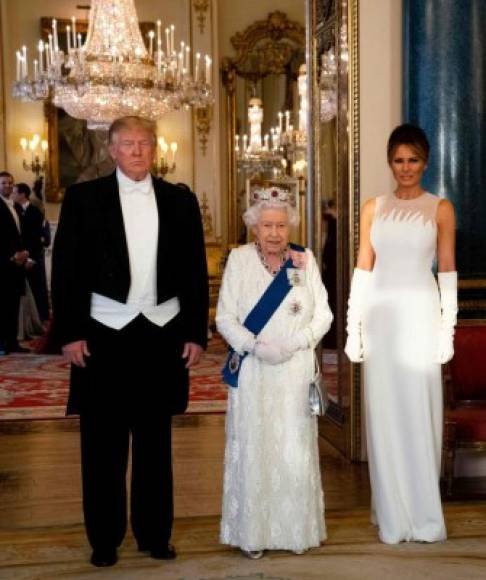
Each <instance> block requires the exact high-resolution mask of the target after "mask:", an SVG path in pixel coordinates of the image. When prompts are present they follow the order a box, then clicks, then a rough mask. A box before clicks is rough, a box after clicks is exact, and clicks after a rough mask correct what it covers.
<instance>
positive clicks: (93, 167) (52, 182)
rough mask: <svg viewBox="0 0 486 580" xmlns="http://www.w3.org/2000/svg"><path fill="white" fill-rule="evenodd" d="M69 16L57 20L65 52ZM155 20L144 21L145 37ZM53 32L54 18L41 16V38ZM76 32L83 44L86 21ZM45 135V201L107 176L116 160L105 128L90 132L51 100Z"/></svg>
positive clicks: (59, 198)
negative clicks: (46, 143) (46, 153)
mask: <svg viewBox="0 0 486 580" xmlns="http://www.w3.org/2000/svg"><path fill="white" fill-rule="evenodd" d="M71 24H72V23H71V20H70V19H67V18H65V19H58V20H57V29H58V36H59V48H60V49H61V50H63V51H66V48H67V40H66V28H67V26H71ZM154 28H155V25H154V23H153V22H141V23H140V29H141V31H142V35H143V37H144V38H146V36H147V34H148V32H149V31H150V30H154ZM51 32H52V18H50V17H42V18H41V38H42V39H43V40H44V42H47V41H48V36H49V34H50V33H51ZM76 32H77V34H79V35H81V42H83V43H84V41H85V39H86V34H87V32H88V21H87V20H76ZM44 119H45V125H46V134H47V139H48V142H49V150H48V153H49V155H48V160H47V169H46V190H45V196H46V200H47V201H49V202H61V201H62V199H63V196H64V191H65V190H66V188H67V187H69V186H70V185H72V184H73V183H79V182H82V181H87V180H90V179H95V178H97V177H101V176H103V175H108V174H109V173H111V172H112V171H113V169H114V163H113V160H112V159H111V156H110V154H109V151H108V139H107V134H106V132H105V131H91V130H88V128H87V123H86V121H84V120H82V119H74V118H73V117H71V116H70V115H68V114H67V113H66V112H65V111H64V110H63V109H59V108H57V107H55V106H54V105H53V104H52V103H50V102H46V103H45V105H44Z"/></svg>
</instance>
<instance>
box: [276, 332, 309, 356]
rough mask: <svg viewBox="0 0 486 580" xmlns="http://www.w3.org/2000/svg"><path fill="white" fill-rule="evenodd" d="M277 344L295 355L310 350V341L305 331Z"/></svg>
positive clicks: (278, 341)
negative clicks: (299, 351) (300, 351)
mask: <svg viewBox="0 0 486 580" xmlns="http://www.w3.org/2000/svg"><path fill="white" fill-rule="evenodd" d="M276 344H277V345H278V346H279V347H281V348H283V349H284V350H286V351H288V352H290V353H291V354H294V352H297V351H298V350H306V349H307V348H309V339H308V338H307V336H306V333H305V332H304V331H302V330H301V331H300V332H297V333H296V334H294V335H292V336H288V337H287V338H283V339H282V340H277V341H276Z"/></svg>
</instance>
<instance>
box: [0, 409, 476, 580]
mask: <svg viewBox="0 0 486 580" xmlns="http://www.w3.org/2000/svg"><path fill="white" fill-rule="evenodd" d="M173 440H174V478H175V508H176V521H175V527H174V536H173V540H174V543H175V545H176V547H177V549H178V552H179V557H178V558H177V560H175V561H173V562H157V561H154V560H151V559H150V558H148V557H147V556H145V555H143V554H140V553H138V552H137V551H136V549H135V545H134V542H133V539H132V537H131V536H130V535H129V536H127V538H126V541H125V543H124V545H123V546H122V549H121V550H120V560H119V563H118V564H117V565H116V566H115V567H113V568H110V569H103V570H101V569H95V568H93V567H92V566H90V565H89V564H88V558H89V554H90V550H89V547H88V545H87V542H86V540H85V537H84V531H83V526H82V523H81V522H82V515H81V499H80V481H79V444H78V432H77V422H76V420H74V419H66V420H56V421H32V422H29V421H18V422H1V423H0V578H1V579H9V580H10V579H27V578H29V579H39V580H41V579H45V580H51V579H56V578H68V579H84V578H101V579H104V578H106V579H117V580H125V579H127V580H128V579H130V580H131V579H139V578H140V579H142V578H143V579H148V580H151V579H152V578H153V579H156V578H157V579H158V578H164V579H165V578H167V579H171V580H222V579H231V580H301V579H306V578H309V579H314V578H316V579H317V578H318V579H321V578H322V579H327V578H329V579H333V580H334V579H338V580H340V579H343V580H344V579H355V578H356V579H358V578H359V579H368V578H370V579H378V580H387V579H393V580H398V579H402V578H403V579H415V578H417V579H418V578H427V579H437V580H439V579H441V580H442V579H446V580H448V579H451V580H462V579H464V580H466V579H470V578H471V579H475V578H483V580H484V578H486V503H484V502H483V503H481V502H471V503H450V504H447V505H446V506H445V512H446V519H447V526H448V532H449V539H448V541H447V542H444V543H440V544H430V545H427V544H415V543H410V544H400V545H399V546H386V545H383V544H380V543H379V542H378V540H377V536H376V530H375V528H374V527H373V526H372V525H371V524H370V523H369V512H368V504H369V484H368V477H367V467H366V465H357V464H350V463H348V462H347V461H346V460H345V459H344V458H342V457H341V456H340V455H339V453H337V452H336V451H335V450H333V449H332V448H331V447H330V446H329V445H327V444H326V443H325V442H324V441H321V460H322V466H323V469H322V471H323V478H324V489H325V495H326V522H327V526H328V535H329V539H328V541H327V542H326V543H325V544H324V545H323V546H322V547H321V548H319V549H317V550H312V551H310V552H308V553H307V554H305V555H303V556H295V555H293V554H288V553H285V552H272V553H270V554H267V555H266V556H265V557H264V558H263V559H262V560H258V561H255V562H254V561H249V560H247V559H245V558H243V557H242V556H241V555H240V553H239V552H238V551H237V550H233V549H231V548H228V547H226V546H222V545H220V544H219V543H218V525H219V512H220V501H221V477H222V458H223V448H224V416H222V415H201V416H198V415H196V416H186V417H181V418H177V419H176V420H175V424H174V434H173ZM95 575H96V576H95Z"/></svg>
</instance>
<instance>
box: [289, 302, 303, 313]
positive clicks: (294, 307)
mask: <svg viewBox="0 0 486 580" xmlns="http://www.w3.org/2000/svg"><path fill="white" fill-rule="evenodd" d="M289 312H290V314H292V315H293V316H297V314H300V313H301V312H302V303H301V302H299V301H298V300H292V302H291V303H290V304H289Z"/></svg>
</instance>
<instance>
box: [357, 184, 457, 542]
mask: <svg viewBox="0 0 486 580" xmlns="http://www.w3.org/2000/svg"><path fill="white" fill-rule="evenodd" d="M439 201H440V199H439V198H438V197H437V196H435V195H432V194H430V193H424V194H422V195H421V196H419V197H418V198H416V199H413V200H401V199H399V198H397V197H396V196H395V195H394V194H390V195H385V196H380V197H378V198H377V199H376V208H375V216H374V220H373V224H372V228H371V243H372V245H373V248H374V251H375V253H376V260H375V265H374V268H373V272H372V277H371V278H372V282H371V288H370V289H369V296H368V300H367V312H366V316H365V319H364V324H363V330H364V337H363V343H364V352H365V363H364V378H365V404H366V422H367V444H368V460H369V469H370V479H371V488H372V495H373V500H372V504H373V505H372V510H373V511H374V514H372V518H373V519H375V522H376V523H377V524H378V526H379V534H380V539H381V540H382V541H383V542H386V543H389V544H394V543H397V542H400V541H411V540H417V541H426V542H434V541H438V540H443V539H445V537H446V530H445V524H444V518H443V515H442V507H441V500H440V492H439V476H440V460H441V442H442V383H441V367H440V365H439V364H438V363H436V362H435V357H436V355H437V349H438V338H439V325H440V301H439V293H438V288H437V284H436V281H435V277H434V275H433V273H432V270H431V268H432V264H433V261H434V257H435V253H436V245H437V223H436V212H437V206H438V203H439Z"/></svg>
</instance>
